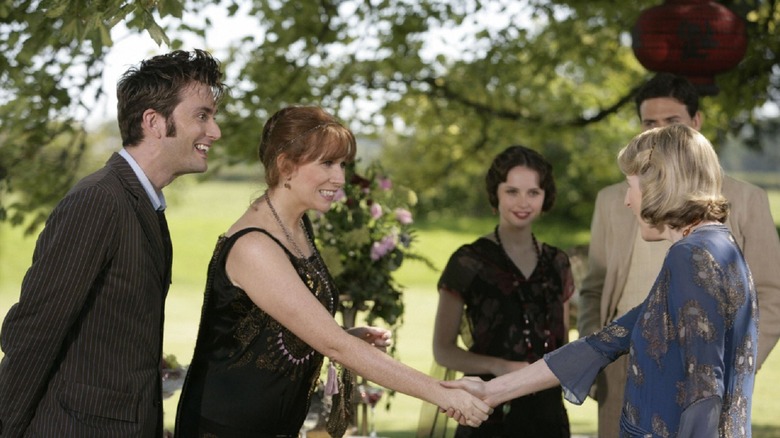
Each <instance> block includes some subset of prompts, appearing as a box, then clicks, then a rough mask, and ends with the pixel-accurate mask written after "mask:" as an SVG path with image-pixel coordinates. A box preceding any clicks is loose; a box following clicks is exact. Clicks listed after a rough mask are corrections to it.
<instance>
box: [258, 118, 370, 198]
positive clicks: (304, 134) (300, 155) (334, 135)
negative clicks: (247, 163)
mask: <svg viewBox="0 0 780 438" xmlns="http://www.w3.org/2000/svg"><path fill="white" fill-rule="evenodd" d="M356 152H357V144H356V141H355V136H354V135H353V134H352V131H350V130H349V129H347V128H346V127H345V126H344V125H342V124H341V123H340V122H339V121H338V120H336V118H335V117H333V116H332V115H331V114H329V113H328V112H326V111H325V110H324V109H322V108H320V107H317V106H289V107H286V108H282V109H281V110H279V111H277V112H276V113H275V114H274V115H272V116H271V117H270V118H269V119H268V121H267V122H266V123H265V126H264V127H263V134H262V138H261V139H260V145H259V147H258V151H257V153H258V156H259V157H260V161H261V162H262V163H263V167H264V168H265V182H266V183H267V184H268V187H274V186H276V185H277V184H278V183H279V177H280V176H281V173H282V171H284V170H289V169H280V168H279V166H278V163H277V158H278V157H279V156H280V155H283V156H284V159H285V161H284V164H283V165H285V166H296V165H300V164H306V163H310V162H312V161H314V160H317V159H320V158H322V159H325V160H329V159H337V158H344V159H345V160H346V161H353V160H354V159H355V154H356Z"/></svg>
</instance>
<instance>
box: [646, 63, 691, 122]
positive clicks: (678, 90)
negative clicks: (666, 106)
mask: <svg viewBox="0 0 780 438" xmlns="http://www.w3.org/2000/svg"><path fill="white" fill-rule="evenodd" d="M659 97H671V98H672V99H676V100H678V101H680V102H681V103H682V104H684V105H685V108H686V109H687V110H688V115H689V116H691V118H693V117H695V116H696V113H697V112H699V92H698V91H697V90H696V87H695V86H694V85H693V84H692V83H691V82H690V81H689V80H688V79H686V78H685V77H683V76H678V75H674V74H671V73H658V74H657V75H655V76H653V78H652V79H650V80H649V81H647V83H645V84H644V85H643V86H642V88H640V89H639V91H638V92H637V93H636V96H635V97H634V102H635V103H636V112H637V114H638V115H639V118H640V119H641V118H642V114H641V113H640V112H639V107H640V106H641V105H642V102H644V101H646V100H647V99H656V98H659Z"/></svg>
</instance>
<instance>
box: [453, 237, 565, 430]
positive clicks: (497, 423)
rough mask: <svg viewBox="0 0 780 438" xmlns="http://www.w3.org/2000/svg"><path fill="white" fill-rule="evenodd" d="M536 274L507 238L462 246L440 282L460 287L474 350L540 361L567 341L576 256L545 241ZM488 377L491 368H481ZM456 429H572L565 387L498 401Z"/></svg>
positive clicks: (487, 377) (535, 270) (489, 354)
mask: <svg viewBox="0 0 780 438" xmlns="http://www.w3.org/2000/svg"><path fill="white" fill-rule="evenodd" d="M538 256H539V257H538V261H537V265H536V268H535V269H534V271H533V273H531V276H530V277H529V278H525V276H524V275H523V274H522V273H521V272H520V270H519V269H518V268H517V267H516V266H515V264H514V263H512V261H511V260H510V259H509V257H508V256H507V255H506V254H505V253H504V250H503V249H502V248H501V246H500V245H499V244H498V243H496V242H494V241H492V240H489V239H486V238H480V239H478V240H476V241H475V242H473V243H471V244H469V245H464V246H462V247H460V248H459V249H458V250H457V251H456V252H455V253H454V254H453V255H452V257H450V260H449V262H448V264H447V267H446V268H445V270H444V273H443V274H442V277H441V279H440V280H439V285H438V286H439V290H443V291H445V293H454V294H457V295H459V296H460V297H461V298H462V299H463V301H464V302H465V319H466V322H467V325H468V329H469V330H470V336H471V339H472V341H473V344H472V345H470V348H469V351H471V352H474V353H478V354H483V355H488V356H495V357H502V358H504V359H508V360H513V361H527V362H535V361H537V360H539V359H541V358H542V356H543V355H544V354H545V353H546V352H549V351H552V350H554V349H556V348H558V347H560V346H561V345H563V343H564V339H565V337H564V321H563V318H564V313H563V303H564V302H565V301H566V300H568V299H569V297H571V295H572V294H573V293H574V282H573V279H572V274H571V266H570V264H569V257H568V256H567V255H566V253H564V252H563V251H561V250H559V249H558V248H555V247H552V246H549V245H546V244H542V245H541V246H540V247H539V254H538ZM480 377H481V378H483V379H485V380H489V379H491V378H493V377H494V376H492V375H485V376H480ZM455 436H456V437H459V438H460V437H469V438H472V437H480V438H482V437H491V438H493V437H502V438H503V437H512V438H521V437H533V438H545V437H549V438H552V437H556V438H557V437H569V436H570V433H569V420H568V416H567V414H566V409H565V407H564V405H563V397H562V393H561V388H560V387H556V388H552V389H548V390H545V391H541V392H538V393H534V394H531V395H528V396H525V397H520V398H518V399H515V400H512V401H510V402H507V403H505V404H504V405H501V406H497V407H496V409H495V411H494V413H493V415H491V416H490V418H489V419H488V420H487V421H486V422H485V423H483V424H482V426H480V427H479V428H470V427H464V426H459V427H458V429H457V431H456V435H455Z"/></svg>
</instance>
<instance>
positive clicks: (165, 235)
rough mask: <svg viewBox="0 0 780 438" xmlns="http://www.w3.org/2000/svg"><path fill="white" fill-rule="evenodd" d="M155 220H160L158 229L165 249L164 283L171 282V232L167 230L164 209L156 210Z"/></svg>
mask: <svg viewBox="0 0 780 438" xmlns="http://www.w3.org/2000/svg"><path fill="white" fill-rule="evenodd" d="M157 220H158V221H159V222H160V231H162V240H163V250H164V251H165V254H164V255H165V272H167V275H166V284H171V266H172V264H173V245H172V244H171V233H170V231H168V221H166V220H165V210H157Z"/></svg>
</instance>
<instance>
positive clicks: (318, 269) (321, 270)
mask: <svg viewBox="0 0 780 438" xmlns="http://www.w3.org/2000/svg"><path fill="white" fill-rule="evenodd" d="M263 196H264V197H265V202H266V204H268V208H269V209H270V210H271V214H272V215H273V216H274V219H275V220H276V223H277V224H278V225H279V228H281V229H282V232H283V233H284V237H285V238H286V239H287V243H289V244H290V246H291V247H292V248H293V250H294V251H295V255H296V256H297V257H298V258H299V259H301V260H302V261H303V264H304V265H306V267H308V268H309V269H308V271H313V272H314V273H315V274H316V275H317V277H318V278H319V280H320V283H321V284H322V287H323V288H324V289H325V291H326V292H327V293H328V296H329V298H330V300H329V306H328V311H330V312H331V313H332V312H333V310H334V309H333V292H332V291H331V289H330V282H329V281H328V279H327V276H326V275H325V263H323V261H322V259H320V255H319V253H318V252H317V249H316V248H315V247H314V243H313V242H312V239H311V236H309V232H308V231H307V230H306V227H305V226H304V225H303V218H301V220H300V222H299V224H300V227H301V229H302V230H303V234H304V235H305V236H306V242H307V243H308V244H309V249H310V250H311V252H312V256H313V258H314V261H315V262H317V265H319V266H315V265H314V263H312V262H310V261H309V259H308V258H306V256H305V255H304V254H303V251H301V248H300V247H299V246H298V244H297V243H296V242H295V239H293V237H292V233H290V231H289V230H288V229H287V227H286V226H284V223H283V222H282V219H281V218H280V217H279V213H277V212H276V209H275V208H274V205H273V204H272V203H271V197H270V196H268V192H265V194H264V195H263ZM312 286H313V285H312ZM314 294H315V296H319V293H318V292H317V291H315V292H314Z"/></svg>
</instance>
